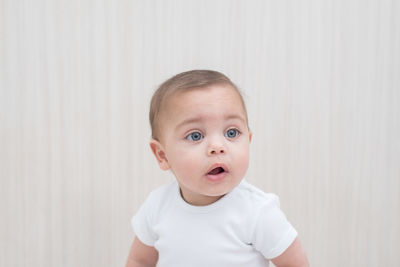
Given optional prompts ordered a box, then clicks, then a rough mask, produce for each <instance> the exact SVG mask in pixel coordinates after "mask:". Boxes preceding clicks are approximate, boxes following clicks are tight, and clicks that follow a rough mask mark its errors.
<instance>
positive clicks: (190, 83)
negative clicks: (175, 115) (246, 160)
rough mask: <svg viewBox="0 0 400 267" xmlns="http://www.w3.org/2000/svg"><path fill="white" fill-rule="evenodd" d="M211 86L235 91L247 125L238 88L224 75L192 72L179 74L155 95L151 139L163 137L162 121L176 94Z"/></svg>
mask: <svg viewBox="0 0 400 267" xmlns="http://www.w3.org/2000/svg"><path fill="white" fill-rule="evenodd" d="M211 85H220V86H228V87H231V88H232V89H234V90H235V91H236V93H237V95H238V97H239V99H240V102H241V104H242V107H243V110H244V112H245V114H244V115H245V117H246V123H247V121H248V117H247V111H246V105H245V103H244V100H243V97H242V94H241V93H240V91H239V89H238V88H237V86H236V85H235V84H234V83H233V82H232V81H231V80H230V79H229V78H228V77H226V76H225V75H224V74H222V73H220V72H217V71H213V70H192V71H187V72H182V73H179V74H177V75H175V76H173V77H171V78H170V79H168V80H166V81H165V82H164V83H162V84H161V85H160V86H159V87H158V89H157V90H156V91H155V93H154V94H153V97H152V99H151V103H150V113H149V119H150V126H151V137H152V138H153V139H155V140H159V138H160V135H161V125H160V124H162V119H160V117H161V116H162V115H163V112H164V111H165V110H163V109H165V106H166V103H167V102H168V99H169V98H170V97H173V96H174V94H177V93H180V92H185V91H189V90H193V89H200V90H201V89H206V88H207V87H210V86H211Z"/></svg>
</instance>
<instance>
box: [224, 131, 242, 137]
mask: <svg viewBox="0 0 400 267" xmlns="http://www.w3.org/2000/svg"><path fill="white" fill-rule="evenodd" d="M238 135H239V131H238V130H236V129H229V130H228V131H226V133H225V137H228V138H235V137H236V136H238Z"/></svg>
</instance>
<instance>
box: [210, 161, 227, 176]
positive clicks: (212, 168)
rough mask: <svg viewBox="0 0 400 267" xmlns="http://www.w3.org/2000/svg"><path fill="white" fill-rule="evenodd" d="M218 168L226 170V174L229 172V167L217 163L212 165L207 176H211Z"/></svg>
mask: <svg viewBox="0 0 400 267" xmlns="http://www.w3.org/2000/svg"><path fill="white" fill-rule="evenodd" d="M216 168H222V169H223V170H224V172H228V167H226V165H225V164H223V163H215V164H213V165H211V167H210V168H209V169H208V170H207V173H206V175H208V174H210V172H211V171H212V170H214V169H216Z"/></svg>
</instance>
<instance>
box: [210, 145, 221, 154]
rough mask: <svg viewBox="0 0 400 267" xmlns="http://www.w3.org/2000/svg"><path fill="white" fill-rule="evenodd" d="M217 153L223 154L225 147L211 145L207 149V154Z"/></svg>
mask: <svg viewBox="0 0 400 267" xmlns="http://www.w3.org/2000/svg"><path fill="white" fill-rule="evenodd" d="M219 154H225V148H224V147H223V146H220V145H219V146H211V147H210V148H209V149H208V155H210V156H211V155H219Z"/></svg>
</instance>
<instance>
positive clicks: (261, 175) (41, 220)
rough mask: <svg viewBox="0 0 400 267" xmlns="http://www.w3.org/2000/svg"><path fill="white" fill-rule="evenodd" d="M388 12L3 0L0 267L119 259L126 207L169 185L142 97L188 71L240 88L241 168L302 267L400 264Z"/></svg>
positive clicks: (396, 102)
mask: <svg viewBox="0 0 400 267" xmlns="http://www.w3.org/2000/svg"><path fill="white" fill-rule="evenodd" d="M399 18H400V4H399V2H398V1H395V0H392V1H389V0H380V1H378V0H369V1H364V0H350V1H349V0H340V1H333V0H330V1H328V0H322V1H317V0H306V1H263V0H257V1H255V0H251V1H239V0H236V1H228V0H221V1H211V0H205V1H194V0H189V1H187V0H175V1H173V0H167V1H161V0H158V1H154V0H148V1H139V0H136V1H131V0H129V1H128V0H126V1H95V0H91V1H90V0H81V1H78V0H68V1H67V0H57V1H51V0H47V1H46V0H35V1H27V0H25V1H23V0H0V198H1V199H0V215H1V220H0V266H4V267H8V266H13V267H14V266H15V267H25V266H38V267H39V266H40V267H53V266H66V267H67V266H74V267H79V266H82V267H87V266H97V267H101V266H104V267H105V266H122V265H123V264H124V262H125V259H126V256H127V253H128V249H129V246H130V242H131V241H132V238H133V232H132V229H131V226H130V218H131V216H132V215H133V214H134V213H135V212H136V210H137V209H138V207H139V205H140V204H141V202H142V201H143V200H144V199H145V197H146V196H147V194H148V193H149V192H150V191H151V190H152V189H154V188H155V187H157V186H159V185H161V184H164V183H166V182H168V181H170V180H172V179H173V176H172V175H171V174H169V173H164V172H162V171H161V170H159V169H158V167H157V165H156V162H155V160H154V159H153V157H152V155H151V153H150V149H149V147H148V141H149V136H150V130H149V126H148V120H147V116H148V115H147V113H148V103H149V100H150V97H151V94H152V92H153V91H154V89H155V88H156V87H157V85H158V84H160V83H161V82H162V81H164V80H165V79H167V78H169V77H170V76H171V75H173V74H176V73H178V72H181V71H185V70H189V69H199V68H201V69H204V68H207V69H216V70H219V71H222V72H224V73H225V74H227V75H228V76H229V77H231V78H232V80H233V81H234V82H236V83H237V84H238V85H239V87H240V88H241V89H242V90H243V92H244V95H245V100H246V102H247V105H248V112H249V117H250V127H251V129H252V131H253V133H254V138H253V143H252V145H251V164H250V168H249V171H248V175H247V177H246V179H248V180H249V181H250V182H252V183H254V184H256V185H257V186H259V187H261V188H262V189H263V190H265V191H267V192H275V193H277V194H278V195H279V196H280V198H281V204H282V207H283V209H284V211H285V212H286V214H287V216H288V218H289V219H290V220H291V221H292V223H293V224H294V225H295V227H296V228H297V229H298V231H299V233H300V238H301V240H302V242H303V244H304V246H305V248H306V250H307V252H308V255H309V258H310V261H311V263H312V266H326V267H331V266H332V267H333V266H366V267H373V266H396V265H397V264H398V263H399V262H400V254H399V253H398V252H399V251H400V246H399V244H400V227H399V226H400V19H399Z"/></svg>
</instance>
